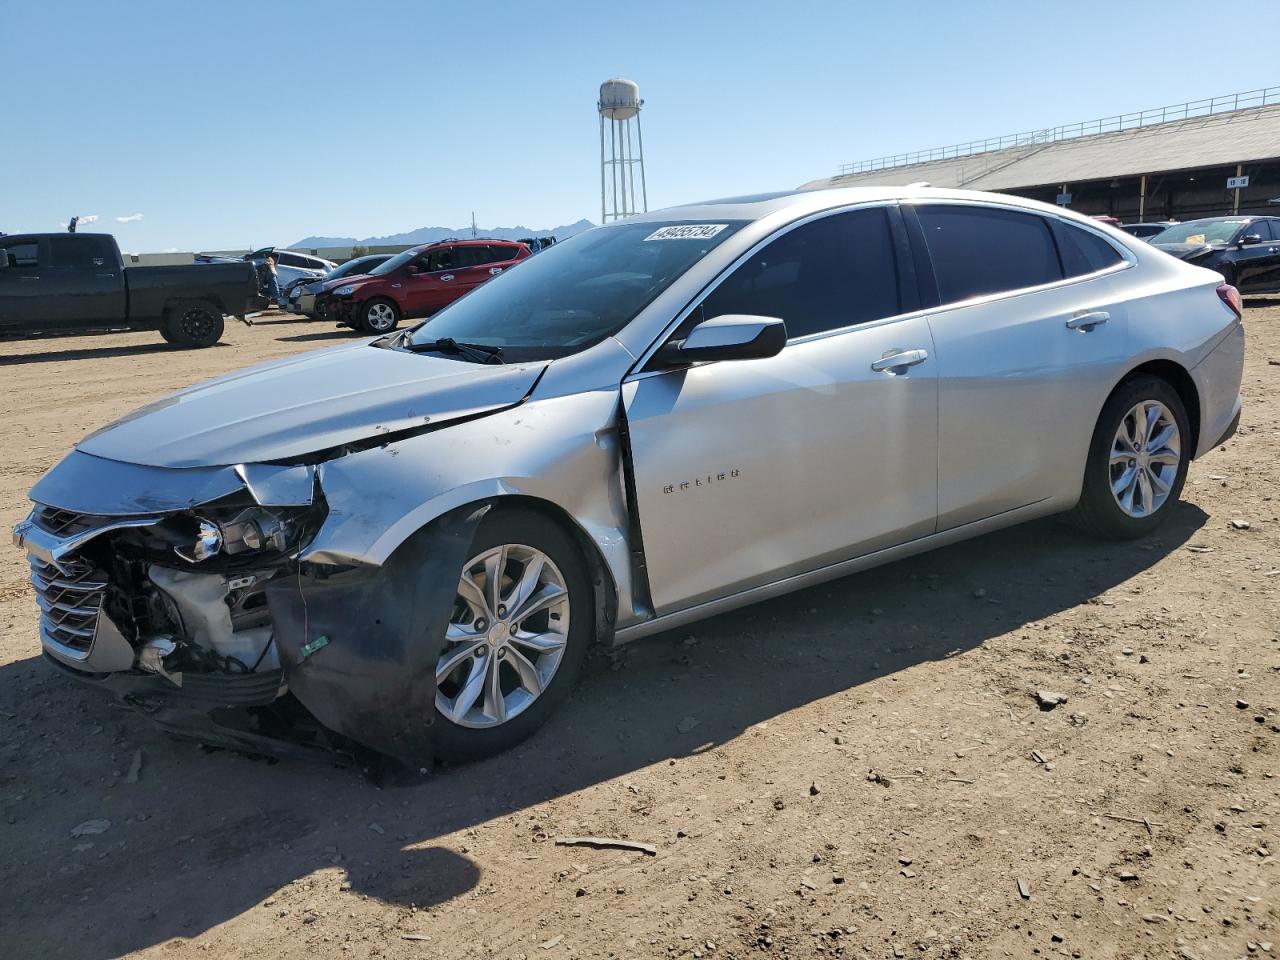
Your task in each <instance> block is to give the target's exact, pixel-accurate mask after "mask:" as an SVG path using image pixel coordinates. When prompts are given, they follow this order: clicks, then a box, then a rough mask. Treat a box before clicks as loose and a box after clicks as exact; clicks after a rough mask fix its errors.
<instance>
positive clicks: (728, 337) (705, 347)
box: [658, 313, 787, 365]
mask: <svg viewBox="0 0 1280 960" xmlns="http://www.w3.org/2000/svg"><path fill="white" fill-rule="evenodd" d="M786 345H787V325H786V324H785V323H784V322H783V321H782V320H779V319H778V318H777V317H756V316H751V315H750V314H740V313H731V314H725V315H724V316H720V317H713V318H711V319H710V320H703V321H702V323H700V324H698V325H697V326H696V327H694V328H693V329H692V330H690V331H689V336H687V337H686V338H685V339H684V340H680V341H672V342H671V343H668V344H666V345H665V346H663V348H662V349H661V350H660V351H659V352H658V356H659V358H660V359H661V360H662V362H664V363H667V364H671V365H679V364H689V363H701V362H704V361H708V360H761V359H764V358H765V357H776V356H777V355H778V354H779V353H781V352H782V348H783V347H785V346H786Z"/></svg>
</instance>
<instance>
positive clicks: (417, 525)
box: [302, 388, 635, 625]
mask: <svg viewBox="0 0 1280 960" xmlns="http://www.w3.org/2000/svg"><path fill="white" fill-rule="evenodd" d="M617 411H618V391H617V389H616V388H613V389H600V390H595V391H586V392H582V393H574V394H569V395H565V396H559V397H552V398H547V399H543V400H536V401H529V402H527V403H524V404H522V405H520V406H517V407H513V408H511V409H509V410H503V411H500V412H498V413H495V414H492V415H489V416H485V417H481V418H479V419H476V420H472V421H468V422H465V423H460V424H456V425H453V426H449V427H446V428H444V429H441V430H438V431H434V432H429V433H424V434H420V435H417V436H413V437H408V438H405V439H403V440H399V441H395V442H392V443H388V444H385V445H383V446H379V447H375V448H373V449H370V450H365V451H361V452H359V453H353V454H350V455H348V456H345V457H341V458H339V459H337V460H331V461H329V462H327V463H323V464H321V465H320V467H319V475H320V486H321V489H322V490H323V491H324V496H325V501H326V503H327V504H328V507H329V514H328V516H327V518H326V520H325V523H324V525H323V526H322V527H321V529H320V530H319V532H318V533H317V535H316V537H315V538H314V539H313V540H312V542H311V543H310V545H309V546H308V547H307V549H306V551H304V553H303V555H302V560H304V561H306V562H309V563H312V564H332V565H349V564H362V565H372V566H378V565H381V564H383V563H385V562H387V560H388V558H389V557H391V556H392V555H393V554H394V553H395V551H396V550H397V549H398V548H399V546H400V545H401V544H402V543H404V542H405V541H406V540H407V539H408V538H409V537H411V536H413V535H414V533H415V532H416V531H418V530H421V529H423V528H424V527H426V526H427V525H428V524H430V523H431V522H432V521H433V520H435V519H436V518H438V517H441V516H443V515H445V514H447V513H448V512H449V511H451V510H455V509H457V508H459V507H462V506H465V505H468V504H473V503H480V502H491V501H494V500H498V499H501V498H503V497H512V496H517V497H528V498H532V499H535V500H539V501H543V502H545V503H549V504H551V505H553V506H555V507H557V508H558V512H560V513H562V514H564V515H567V516H568V517H569V518H570V519H571V521H572V522H573V523H574V524H575V525H576V526H577V527H578V530H579V532H580V533H581V534H582V535H583V536H584V537H585V538H586V539H587V540H588V541H589V542H591V543H593V544H594V545H595V547H596V549H597V551H598V552H599V555H600V557H601V558H602V559H603V561H604V564H605V566H606V567H607V568H608V570H609V573H610V575H611V577H612V579H613V582H614V584H615V585H616V587H617V593H618V597H617V600H618V611H617V613H618V623H619V624H620V625H623V624H625V623H627V622H629V621H630V620H631V619H632V618H633V617H634V609H635V608H634V605H633V602H632V576H631V558H630V554H629V550H628V536H627V531H628V516H627V508H626V503H625V497H624V494H623V480H622V472H621V457H620V453H619V439H618V430H617V416H618V412H617Z"/></svg>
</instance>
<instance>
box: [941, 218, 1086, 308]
mask: <svg viewBox="0 0 1280 960" xmlns="http://www.w3.org/2000/svg"><path fill="white" fill-rule="evenodd" d="M916 214H917V216H918V217H919V218H920V226H921V227H922V228H923V230H924V237H925V242H926V244H928V247H929V256H930V259H931V260H932V261H933V272H934V275H935V276H936V277H937V280H938V293H939V295H940V296H941V298H942V303H957V302H959V301H961V300H970V299H972V298H974V297H983V296H988V295H990V294H993V293H1005V292H1007V291H1010V290H1022V289H1025V288H1027V287H1035V286H1039V285H1040V284H1043V283H1053V282H1054V281H1056V280H1061V279H1062V278H1063V273H1062V264H1061V263H1060V262H1059V260H1058V251H1057V248H1056V247H1055V246H1054V242H1053V234H1052V233H1050V230H1049V224H1048V221H1046V220H1045V218H1044V217H1040V216H1037V215H1036V214H1034V213H1021V212H1019V211H1016V210H997V209H994V208H991V207H977V206H962V205H955V206H951V205H945V206H943V205H938V206H920V207H917V208H916Z"/></svg>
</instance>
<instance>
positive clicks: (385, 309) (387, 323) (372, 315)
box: [360, 299, 400, 334]
mask: <svg viewBox="0 0 1280 960" xmlns="http://www.w3.org/2000/svg"><path fill="white" fill-rule="evenodd" d="M399 325H400V308H399V307H398V306H397V305H396V302H395V301H394V300H386V299H378V300H370V301H369V302H368V303H366V304H365V305H364V306H362V307H361V308H360V326H361V327H362V328H363V329H364V331H365V332H366V333H375V334H377V333H390V332H391V331H392V330H394V329H395V328H396V327H398V326H399Z"/></svg>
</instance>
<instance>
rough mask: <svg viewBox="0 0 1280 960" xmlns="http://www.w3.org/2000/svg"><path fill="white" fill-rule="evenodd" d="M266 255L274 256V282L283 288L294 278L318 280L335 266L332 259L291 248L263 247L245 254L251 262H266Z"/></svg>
mask: <svg viewBox="0 0 1280 960" xmlns="http://www.w3.org/2000/svg"><path fill="white" fill-rule="evenodd" d="M268 255H274V256H275V258H276V282H277V283H279V284H280V289H281V290H284V288H285V287H287V286H288V285H289V284H291V283H292V282H293V281H294V280H298V279H300V278H306V279H308V280H319V279H320V278H321V277H323V276H324V275H325V274H326V273H328V272H329V271H331V270H333V269H334V268H335V267H337V264H336V263H334V262H333V261H332V260H326V259H324V258H323V257H315V256H312V255H311V254H309V253H297V252H296V251H293V250H281V249H280V248H279V247H263V248H262V249H261V250H255V251H253V253H250V254H247V255H246V256H245V259H246V260H250V261H252V262H253V263H266V260H267V257H268Z"/></svg>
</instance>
